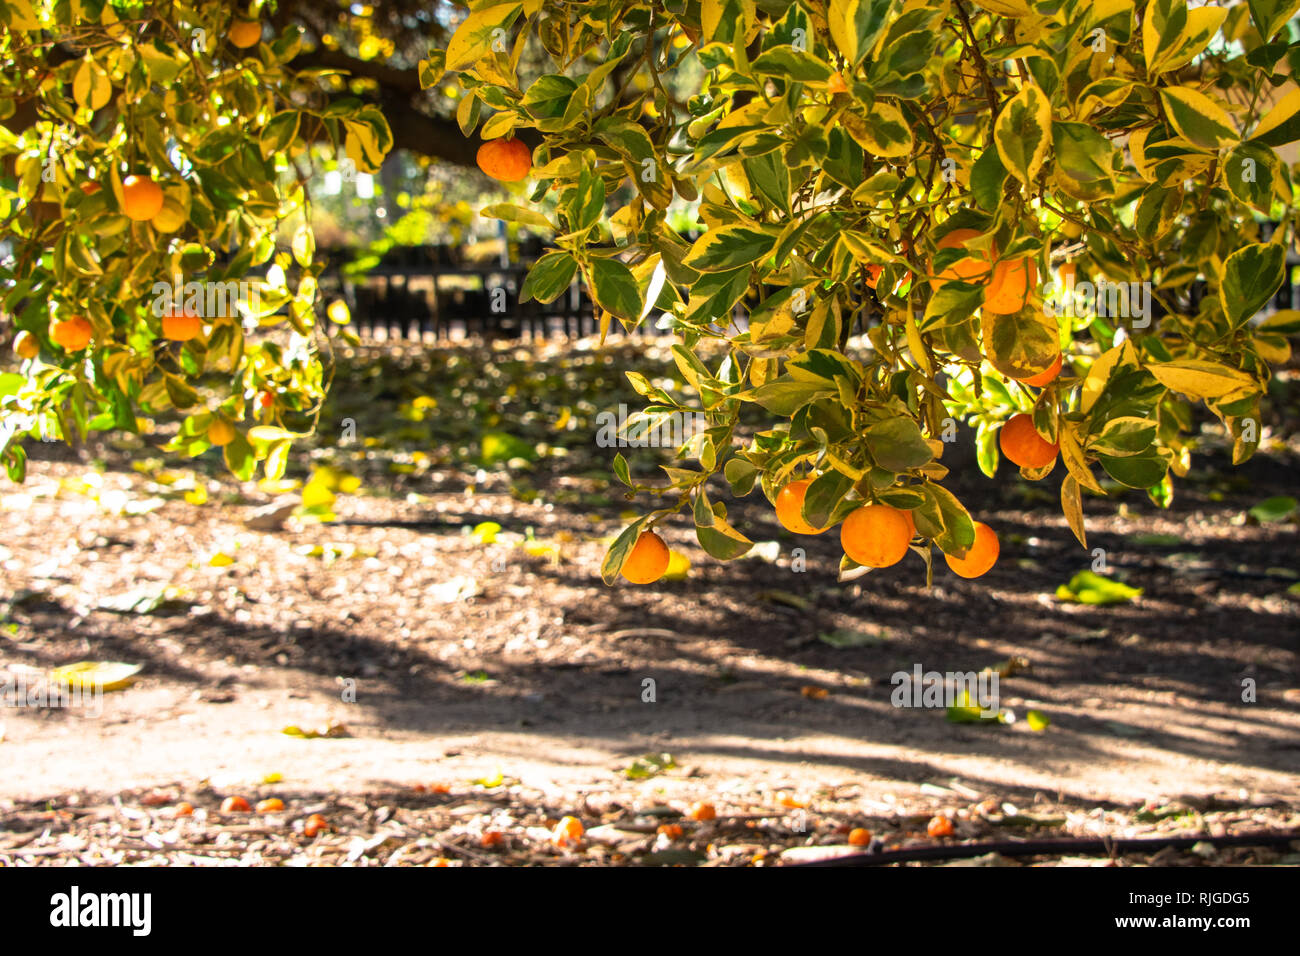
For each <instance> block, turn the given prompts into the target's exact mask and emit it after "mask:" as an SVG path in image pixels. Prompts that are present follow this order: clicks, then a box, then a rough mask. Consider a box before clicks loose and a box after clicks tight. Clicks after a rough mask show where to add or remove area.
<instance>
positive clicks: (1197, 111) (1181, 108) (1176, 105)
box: [1075, 86, 1240, 179]
mask: <svg viewBox="0 0 1300 956" xmlns="http://www.w3.org/2000/svg"><path fill="white" fill-rule="evenodd" d="M1160 103H1161V105H1162V106H1164V109H1165V113H1166V115H1168V117H1169V121H1170V122H1171V123H1173V125H1174V129H1176V130H1178V134H1179V135H1180V136H1182V137H1183V139H1185V140H1187V141H1188V142H1189V143H1192V144H1193V145H1195V146H1199V147H1201V148H1202V149H1211V150H1213V149H1219V148H1221V147H1223V146H1233V145H1235V144H1236V143H1237V141H1238V139H1239V138H1240V137H1239V136H1238V133H1237V130H1236V128H1235V127H1234V126H1233V125H1232V117H1230V116H1229V115H1228V113H1227V111H1225V110H1224V109H1223V107H1221V106H1220V105H1219V104H1218V103H1215V102H1214V101H1213V100H1212V99H1210V98H1209V97H1208V96H1206V95H1205V94H1204V93H1198V92H1197V91H1196V90H1191V89H1188V88H1186V87H1182V86H1167V87H1162V88H1161V90H1160ZM1075 125H1078V124H1075ZM1098 135H1100V134H1098ZM1075 178H1076V179H1077V178H1078V177H1077V176H1076V177H1075Z"/></svg>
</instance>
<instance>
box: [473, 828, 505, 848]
mask: <svg viewBox="0 0 1300 956" xmlns="http://www.w3.org/2000/svg"><path fill="white" fill-rule="evenodd" d="M505 838H506V836H505V834H504V833H502V832H501V831H500V830H488V831H487V832H486V833H484V834H483V835H482V836H481V837H479V838H478V842H479V846H496V845H498V844H499V843H501V842H502V841H504V840H505Z"/></svg>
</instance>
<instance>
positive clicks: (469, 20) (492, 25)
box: [445, 3, 523, 73]
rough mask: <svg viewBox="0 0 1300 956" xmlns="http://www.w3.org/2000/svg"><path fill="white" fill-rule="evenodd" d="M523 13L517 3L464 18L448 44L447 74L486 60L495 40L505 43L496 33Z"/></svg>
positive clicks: (501, 35)
mask: <svg viewBox="0 0 1300 956" xmlns="http://www.w3.org/2000/svg"><path fill="white" fill-rule="evenodd" d="M522 9H523V7H522V5H521V4H518V3H496V4H492V5H490V6H486V7H482V8H480V9H479V10H476V11H474V12H473V13H471V14H470V15H469V16H468V17H466V18H465V20H464V22H463V23H461V25H460V26H458V27H457V28H456V32H455V33H453V34H452V35H451V39H450V40H449V41H447V59H446V62H445V67H446V69H447V71H448V72H449V73H455V72H459V71H461V70H465V69H467V68H469V67H471V66H473V65H474V64H475V63H477V62H478V61H479V60H481V59H482V58H483V57H484V56H486V55H487V54H488V53H489V52H490V51H491V50H492V43H493V40H494V38H495V39H504V36H503V33H497V32H496V31H498V30H501V31H503V32H504V30H505V28H506V27H508V26H509V25H510V24H511V23H513V22H514V19H515V17H517V16H518V15H519V12H520V10H522Z"/></svg>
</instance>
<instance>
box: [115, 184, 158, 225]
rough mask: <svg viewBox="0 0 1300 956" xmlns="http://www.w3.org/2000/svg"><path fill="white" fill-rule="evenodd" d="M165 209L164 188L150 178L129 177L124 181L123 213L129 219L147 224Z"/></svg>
mask: <svg viewBox="0 0 1300 956" xmlns="http://www.w3.org/2000/svg"><path fill="white" fill-rule="evenodd" d="M162 207H163V191H162V187H161V186H159V185H158V184H157V183H156V182H154V181H153V180H152V179H150V178H149V177H148V176H127V177H126V179H124V180H122V212H124V213H126V215H127V218H128V219H134V220H135V221H136V222H145V221H147V220H149V219H152V218H153V217H154V216H156V215H158V212H159V210H161V209H162Z"/></svg>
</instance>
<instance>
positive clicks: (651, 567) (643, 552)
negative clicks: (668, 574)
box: [622, 531, 668, 584]
mask: <svg viewBox="0 0 1300 956" xmlns="http://www.w3.org/2000/svg"><path fill="white" fill-rule="evenodd" d="M667 570H668V545H666V544H664V539H663V538H661V537H659V535H657V534H655V533H654V532H653V531H642V532H641V535H640V537H638V538H637V539H636V544H634V545H632V553H631V554H629V555H628V556H627V560H626V561H624V562H623V572H622V573H623V577H625V578H627V579H628V580H629V581H631V582H632V583H633V584H651V583H653V582H655V581H658V580H659V579H660V578H661V577H663V574H664V572H665V571H667Z"/></svg>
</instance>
